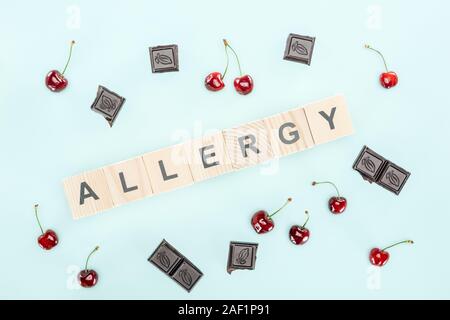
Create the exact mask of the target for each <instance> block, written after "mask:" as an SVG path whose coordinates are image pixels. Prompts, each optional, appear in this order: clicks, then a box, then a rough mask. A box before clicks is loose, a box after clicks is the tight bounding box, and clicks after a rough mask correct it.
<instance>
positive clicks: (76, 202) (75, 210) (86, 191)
mask: <svg viewBox="0 0 450 320" xmlns="http://www.w3.org/2000/svg"><path fill="white" fill-rule="evenodd" d="M63 184H64V191H65V193H66V197H67V199H68V201H69V206H70V209H71V210H72V216H73V218H74V219H78V218H82V217H87V216H90V215H93V214H95V213H97V212H100V211H103V210H106V209H110V208H112V207H113V206H114V205H113V202H112V198H111V193H110V191H109V188H108V184H107V182H106V177H105V174H104V173H103V169H97V170H93V171H89V172H84V173H82V174H79V175H77V176H73V177H70V178H67V179H65V180H64V181H63Z"/></svg>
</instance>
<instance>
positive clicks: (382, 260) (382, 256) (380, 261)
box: [369, 240, 414, 267]
mask: <svg viewBox="0 0 450 320" xmlns="http://www.w3.org/2000/svg"><path fill="white" fill-rule="evenodd" d="M402 243H409V244H413V243H414V242H413V241H412V240H405V241H400V242H397V243H395V244H393V245H391V246H389V247H386V248H384V249H379V248H373V249H372V250H370V254H369V260H370V263H371V264H373V265H374V266H377V267H382V266H384V265H385V264H386V263H387V262H388V260H389V252H387V251H386V250H387V249H389V248H392V247H395V246H396V245H399V244H402Z"/></svg>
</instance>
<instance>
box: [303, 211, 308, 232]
mask: <svg viewBox="0 0 450 320" xmlns="http://www.w3.org/2000/svg"><path fill="white" fill-rule="evenodd" d="M305 214H306V221H305V223H304V224H303V226H302V228H304V227H305V226H306V224H307V223H308V221H309V212H308V210H305Z"/></svg>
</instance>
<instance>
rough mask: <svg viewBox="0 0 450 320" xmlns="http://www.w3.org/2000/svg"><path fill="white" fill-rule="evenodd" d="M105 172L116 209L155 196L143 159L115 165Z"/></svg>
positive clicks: (104, 170)
mask: <svg viewBox="0 0 450 320" xmlns="http://www.w3.org/2000/svg"><path fill="white" fill-rule="evenodd" d="M103 172H104V173H105V177H106V181H107V182H108V187H109V190H110V191H111V196H112V201H113V203H114V206H116V207H117V206H119V205H121V204H124V203H127V202H130V201H134V200H138V199H141V198H144V197H147V196H151V195H152V194H153V192H152V187H151V184H150V177H149V176H148V174H147V169H146V168H145V165H144V161H143V160H142V157H137V158H134V159H129V160H125V161H122V162H118V163H114V164H112V165H110V166H107V167H104V168H103Z"/></svg>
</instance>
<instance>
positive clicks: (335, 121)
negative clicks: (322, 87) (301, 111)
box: [305, 96, 353, 144]
mask: <svg viewBox="0 0 450 320" xmlns="http://www.w3.org/2000/svg"><path fill="white" fill-rule="evenodd" d="M305 113H306V118H307V119H308V123H309V127H310V129H311V133H312V136H313V139H314V143H315V144H321V143H325V142H328V141H332V140H335V139H338V138H341V137H344V136H348V135H351V134H352V133H353V127H352V122H351V119H350V114H349V113H348V110H347V105H346V103H345V99H344V97H343V96H336V97H332V98H329V99H325V100H322V101H318V102H315V103H312V104H309V105H307V106H306V107H305Z"/></svg>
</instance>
